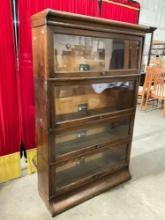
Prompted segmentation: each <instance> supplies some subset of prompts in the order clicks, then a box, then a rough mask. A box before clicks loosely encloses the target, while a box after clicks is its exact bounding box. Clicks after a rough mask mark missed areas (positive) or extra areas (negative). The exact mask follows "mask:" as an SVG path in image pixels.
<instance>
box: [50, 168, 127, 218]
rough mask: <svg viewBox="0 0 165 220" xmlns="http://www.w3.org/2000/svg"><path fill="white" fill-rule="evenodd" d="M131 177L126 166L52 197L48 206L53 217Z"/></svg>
mask: <svg viewBox="0 0 165 220" xmlns="http://www.w3.org/2000/svg"><path fill="white" fill-rule="evenodd" d="M130 178H131V176H130V172H129V169H128V168H124V169H122V170H120V171H118V172H116V173H114V174H112V175H110V176H107V177H105V178H102V179H101V180H98V181H96V182H94V183H91V184H88V185H85V186H83V187H81V188H79V189H78V190H76V191H74V192H72V193H70V194H65V195H64V196H63V197H59V198H58V199H56V198H55V199H52V200H51V201H49V204H47V205H48V208H49V210H50V211H51V214H52V217H53V216H56V215H58V214H60V213H61V212H64V211H66V210H67V209H69V208H72V207H73V206H76V205H78V204H80V203H82V202H84V201H86V200H88V199H90V198H92V197H94V196H96V195H98V194H100V193H102V192H104V191H106V190H108V189H110V188H112V187H114V186H116V185H118V184H120V183H123V182H125V181H128V180H129V179H130Z"/></svg>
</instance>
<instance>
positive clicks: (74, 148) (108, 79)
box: [32, 10, 149, 215]
mask: <svg viewBox="0 0 165 220" xmlns="http://www.w3.org/2000/svg"><path fill="white" fill-rule="evenodd" d="M147 31H149V28H148V27H145V26H138V25H131V24H126V23H118V22H112V21H110V20H105V19H99V18H92V17H87V16H80V15H73V14H70V13H61V12H58V11H53V10H44V11H43V12H41V13H38V14H36V15H34V16H33V17H32V38H33V65H34V79H35V94H36V115H37V119H36V127H37V129H36V130H37V143H38V156H37V168H38V188H39V193H40V195H41V197H42V198H43V200H44V201H45V203H46V205H47V207H48V208H49V209H50V210H51V213H52V215H57V214H59V213H60V212H63V211H64V210H66V209H68V208H70V207H73V206H75V205H77V204H79V203H81V202H83V201H85V200H87V199H89V198H92V197H93V196H96V195H97V194H99V193H101V192H103V191H105V190H108V189H109V188H111V187H113V186H115V185H117V184H120V183H122V182H124V181H127V180H129V179H130V173H129V161H130V150H131V141H132V133H133V124H134V117H135V109H136V97H137V89H138V81H139V70H140V65H141V57H142V49H143V42H144V37H145V33H146V32H147Z"/></svg>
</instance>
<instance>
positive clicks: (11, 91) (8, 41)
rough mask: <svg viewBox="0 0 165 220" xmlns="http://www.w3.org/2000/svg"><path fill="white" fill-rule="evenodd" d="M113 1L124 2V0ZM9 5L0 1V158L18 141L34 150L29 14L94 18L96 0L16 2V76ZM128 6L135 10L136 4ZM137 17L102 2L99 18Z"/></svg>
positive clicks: (12, 151) (96, 13)
mask: <svg viewBox="0 0 165 220" xmlns="http://www.w3.org/2000/svg"><path fill="white" fill-rule="evenodd" d="M114 1H117V2H119V1H120V2H122V3H124V4H127V3H128V2H127V0H114ZM10 2H11V1H10V0H5V1H0V27H1V31H0V156H2V155H6V154H11V153H14V152H16V151H19V145H20V142H21V139H22V141H23V143H24V144H25V147H26V149H30V148H33V147H35V129H34V124H35V107H34V89H33V87H34V86H33V85H34V83H33V70H32V46H31V25H30V17H31V15H32V14H34V13H36V12H38V11H41V10H43V9H45V8H52V9H57V10H63V11H69V12H73V13H79V14H85V15H90V16H97V15H98V6H97V0H58V1H57V0H35V1H34V0H24V1H22V0H18V15H19V73H18V74H17V71H16V54H15V50H14V36H13V25H12V15H11V5H10ZM129 5H132V6H134V7H137V8H138V7H139V4H136V3H129ZM137 14H138V11H136V10H131V9H129V8H123V7H122V6H118V5H117V6H116V5H112V4H111V3H106V2H103V8H102V17H105V18H111V19H117V20H122V21H127V22H132V23H136V22H137ZM18 76H19V81H18ZM19 85H20V86H19ZM19 96H21V97H20V98H19ZM20 101H21V102H20ZM19 103H21V104H19Z"/></svg>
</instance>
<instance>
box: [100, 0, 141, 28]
mask: <svg viewBox="0 0 165 220" xmlns="http://www.w3.org/2000/svg"><path fill="white" fill-rule="evenodd" d="M113 2H115V3H122V4H124V6H122V5H117V4H114V3H113ZM113 2H112V1H109V2H104V0H103V3H102V13H101V17H103V18H108V19H112V20H117V21H124V22H129V23H133V24H137V23H138V20H139V10H136V9H139V8H140V4H139V3H135V2H129V1H128V0H113ZM125 6H132V7H134V8H136V9H132V8H129V7H125Z"/></svg>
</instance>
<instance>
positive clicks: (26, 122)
mask: <svg viewBox="0 0 165 220" xmlns="http://www.w3.org/2000/svg"><path fill="white" fill-rule="evenodd" d="M97 5H98V4H97V0H58V1H57V0H42V1H41V0H35V1H34V0H24V1H22V0H18V17H19V67H20V69H19V76H20V89H21V108H22V141H23V143H24V145H25V148H26V149H30V148H34V147H35V105H34V88H33V87H34V83H33V67H32V45H31V42H32V39H31V20H30V17H31V15H33V14H34V13H36V12H39V11H41V10H43V9H46V8H51V9H56V10H62V11H68V12H73V13H78V14H84V15H90V16H97V14H98V8H97Z"/></svg>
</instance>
